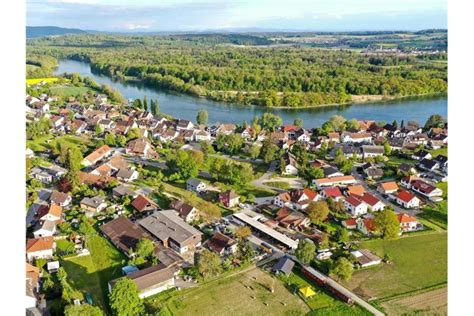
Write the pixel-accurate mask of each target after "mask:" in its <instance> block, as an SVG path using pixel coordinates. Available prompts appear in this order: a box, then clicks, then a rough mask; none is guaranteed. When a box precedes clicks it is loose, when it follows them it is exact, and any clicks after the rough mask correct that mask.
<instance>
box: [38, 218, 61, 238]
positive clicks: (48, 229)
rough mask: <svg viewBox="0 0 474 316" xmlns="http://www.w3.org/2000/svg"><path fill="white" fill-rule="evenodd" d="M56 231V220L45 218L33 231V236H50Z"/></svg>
mask: <svg viewBox="0 0 474 316" xmlns="http://www.w3.org/2000/svg"><path fill="white" fill-rule="evenodd" d="M55 233H56V222H55V221H49V220H45V221H43V222H42V224H41V225H40V226H39V227H38V228H37V229H36V230H35V231H34V232H33V235H34V236H35V238H39V237H50V236H53V235H54V234H55Z"/></svg>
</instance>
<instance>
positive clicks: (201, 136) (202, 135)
mask: <svg viewBox="0 0 474 316" xmlns="http://www.w3.org/2000/svg"><path fill="white" fill-rule="evenodd" d="M194 139H195V140H196V141H197V142H201V141H210V140H211V133H209V132H208V131H198V132H196V133H194Z"/></svg>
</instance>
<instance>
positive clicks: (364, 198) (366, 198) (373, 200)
mask: <svg viewBox="0 0 474 316" xmlns="http://www.w3.org/2000/svg"><path fill="white" fill-rule="evenodd" d="M361 200H362V201H363V202H365V203H367V204H369V205H370V206H374V205H375V204H377V203H378V202H380V200H379V199H378V198H376V197H375V196H373V195H372V194H370V193H367V192H366V193H365V194H364V195H363V196H362V198H361Z"/></svg>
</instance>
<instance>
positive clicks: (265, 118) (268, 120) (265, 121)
mask: <svg viewBox="0 0 474 316" xmlns="http://www.w3.org/2000/svg"><path fill="white" fill-rule="evenodd" d="M258 123H259V125H260V126H262V127H263V128H265V129H267V130H270V131H274V130H275V128H276V127H278V126H281V125H282V124H283V120H282V119H281V117H279V116H278V115H275V114H272V113H269V112H266V113H263V115H262V117H261V118H260V119H259V121H258Z"/></svg>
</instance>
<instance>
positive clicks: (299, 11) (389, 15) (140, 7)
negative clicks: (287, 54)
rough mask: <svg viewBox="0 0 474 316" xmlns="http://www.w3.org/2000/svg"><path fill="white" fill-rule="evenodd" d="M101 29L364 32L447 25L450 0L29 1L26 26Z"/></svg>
mask: <svg viewBox="0 0 474 316" xmlns="http://www.w3.org/2000/svg"><path fill="white" fill-rule="evenodd" d="M51 24H53V25H57V26H58V27H62V28H77V29H82V30H88V31H99V32H119V33H137V32H147V33H152V32H216V31H217V32H219V31H220V32H225V31H232V30H245V29H261V30H268V31H269V32H272V31H273V32H277V31H286V32H361V31H392V30H396V31H414V30H424V29H447V8H446V1H445V0H435V1H430V0H412V1H410V0H401V1H392V0H391V1H384V3H382V4H381V3H380V1H376V0H360V1H357V2H354V1H352V0H333V1H331V2H330V3H328V2H327V1H322V0H315V1H311V0H295V1H293V2H292V4H291V5H288V3H287V2H286V1H283V0H274V1H270V0H262V1H258V2H255V1H250V0H232V1H222V0H197V1H192V0H183V1H176V0H164V1H160V3H158V4H157V3H154V2H153V1H152V0H136V1H133V0H122V1H120V0H27V25H29V26H48V25H51Z"/></svg>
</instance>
